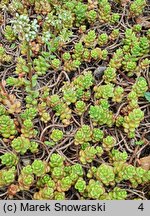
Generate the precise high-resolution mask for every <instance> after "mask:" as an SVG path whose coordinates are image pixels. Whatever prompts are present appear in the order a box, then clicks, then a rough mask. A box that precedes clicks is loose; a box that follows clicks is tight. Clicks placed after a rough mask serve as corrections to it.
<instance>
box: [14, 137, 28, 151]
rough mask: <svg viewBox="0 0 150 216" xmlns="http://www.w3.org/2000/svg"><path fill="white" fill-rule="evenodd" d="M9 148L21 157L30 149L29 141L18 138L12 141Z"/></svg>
mask: <svg viewBox="0 0 150 216" xmlns="http://www.w3.org/2000/svg"><path fill="white" fill-rule="evenodd" d="M11 146H12V148H13V149H14V150H15V151H16V152H17V153H20V154H22V155H23V154H25V153H26V152H27V150H28V149H29V148H30V140H29V139H28V138H25V137H23V136H20V137H17V138H15V139H13V141H12V143H11Z"/></svg>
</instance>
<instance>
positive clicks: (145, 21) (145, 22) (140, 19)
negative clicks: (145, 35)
mask: <svg viewBox="0 0 150 216" xmlns="http://www.w3.org/2000/svg"><path fill="white" fill-rule="evenodd" d="M148 20H150V16H149V17H138V18H136V23H137V24H140V25H142V26H144V27H145V28H150V21H148Z"/></svg>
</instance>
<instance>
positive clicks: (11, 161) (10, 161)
mask: <svg viewBox="0 0 150 216" xmlns="http://www.w3.org/2000/svg"><path fill="white" fill-rule="evenodd" d="M0 159H1V163H2V164H3V165H6V166H7V167H12V166H15V165H17V163H18V160H19V158H18V157H17V155H15V154H14V153H7V152H6V153H5V154H3V155H2V156H0Z"/></svg>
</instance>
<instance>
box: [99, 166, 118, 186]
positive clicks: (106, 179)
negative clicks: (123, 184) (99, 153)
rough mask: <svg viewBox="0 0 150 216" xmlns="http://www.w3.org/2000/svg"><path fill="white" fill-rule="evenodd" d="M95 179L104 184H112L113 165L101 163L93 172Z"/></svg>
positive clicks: (113, 175) (113, 179)
mask: <svg viewBox="0 0 150 216" xmlns="http://www.w3.org/2000/svg"><path fill="white" fill-rule="evenodd" d="M95 176H96V179H97V180H99V181H101V182H102V183H103V184H105V185H107V186H108V185H114V181H115V174H114V172H113V167H111V166H109V165H107V164H101V165H100V166H99V167H98V168H97V171H96V173H95Z"/></svg>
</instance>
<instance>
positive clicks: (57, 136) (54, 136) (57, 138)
mask: <svg viewBox="0 0 150 216" xmlns="http://www.w3.org/2000/svg"><path fill="white" fill-rule="evenodd" d="M50 138H51V139H52V140H53V141H54V142H58V141H60V140H62V138H63V132H62V131H61V130H59V129H54V130H53V131H52V133H51V135H50Z"/></svg>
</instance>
